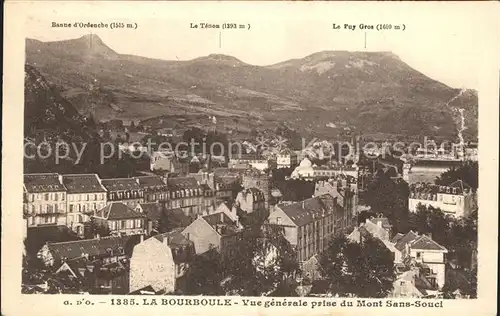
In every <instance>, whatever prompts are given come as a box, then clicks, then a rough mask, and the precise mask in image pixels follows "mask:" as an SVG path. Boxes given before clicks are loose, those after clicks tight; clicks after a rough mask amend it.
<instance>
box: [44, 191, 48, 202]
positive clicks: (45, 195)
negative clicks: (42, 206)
mask: <svg viewBox="0 0 500 316" xmlns="http://www.w3.org/2000/svg"><path fill="white" fill-rule="evenodd" d="M44 200H45V201H48V200H49V194H48V193H45V194H44Z"/></svg>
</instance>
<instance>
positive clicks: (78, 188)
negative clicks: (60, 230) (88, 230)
mask: <svg viewBox="0 0 500 316" xmlns="http://www.w3.org/2000/svg"><path fill="white" fill-rule="evenodd" d="M62 183H63V184H64V186H65V187H66V189H67V191H66V192H67V209H68V218H67V225H68V226H69V227H70V228H71V229H73V230H74V231H75V232H77V233H78V234H79V235H82V234H83V223H84V222H86V221H88V220H89V219H90V216H93V215H95V211H97V210H99V209H101V208H103V207H104V206H105V205H106V202H107V191H106V189H105V188H104V187H103V186H102V184H101V181H100V179H99V177H98V176H97V174H65V175H63V176H62Z"/></svg>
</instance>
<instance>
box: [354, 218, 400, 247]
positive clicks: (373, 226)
mask: <svg viewBox="0 0 500 316" xmlns="http://www.w3.org/2000/svg"><path fill="white" fill-rule="evenodd" d="M360 227H363V229H364V230H366V231H367V232H368V233H370V235H371V236H372V237H374V238H378V239H380V240H381V241H389V240H390V237H391V229H392V225H391V224H390V223H389V220H388V219H387V218H386V217H372V218H367V219H366V221H365V223H361V224H360V225H359V227H356V228H354V230H353V232H352V233H351V234H350V235H349V236H348V238H349V239H350V240H351V241H355V242H362V239H363V232H362V230H360Z"/></svg>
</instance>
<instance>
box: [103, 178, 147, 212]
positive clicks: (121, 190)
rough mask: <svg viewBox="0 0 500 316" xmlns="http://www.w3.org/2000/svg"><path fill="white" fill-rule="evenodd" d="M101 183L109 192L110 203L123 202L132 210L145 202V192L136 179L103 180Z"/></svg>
mask: <svg viewBox="0 0 500 316" xmlns="http://www.w3.org/2000/svg"><path fill="white" fill-rule="evenodd" d="M101 183H102V185H103V186H104V187H105V188H106V190H107V191H108V196H107V199H108V202H122V203H125V204H126V205H127V206H128V207H131V208H135V207H136V206H137V204H139V203H142V202H144V191H143V190H142V188H141V186H140V185H139V183H138V182H137V181H136V180H135V179H132V178H115V179H102V180H101Z"/></svg>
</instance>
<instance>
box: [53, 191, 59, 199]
mask: <svg viewBox="0 0 500 316" xmlns="http://www.w3.org/2000/svg"><path fill="white" fill-rule="evenodd" d="M54 200H55V201H59V195H58V194H57V193H54Z"/></svg>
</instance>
